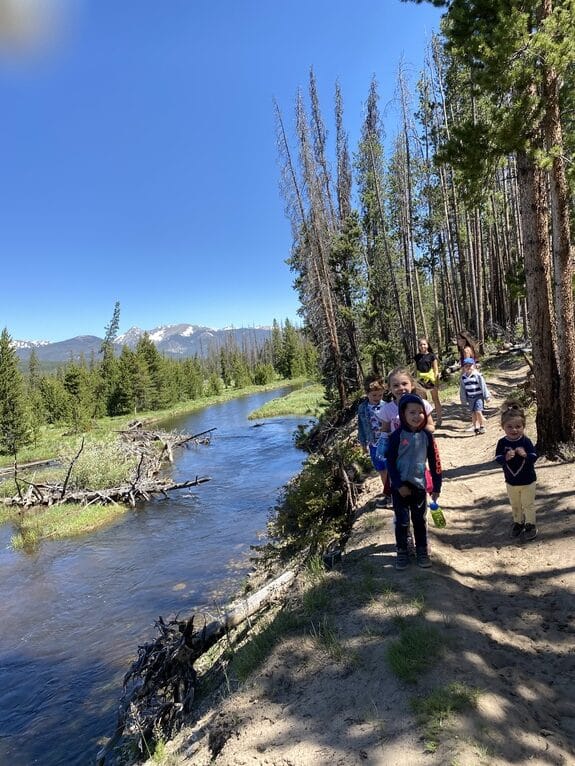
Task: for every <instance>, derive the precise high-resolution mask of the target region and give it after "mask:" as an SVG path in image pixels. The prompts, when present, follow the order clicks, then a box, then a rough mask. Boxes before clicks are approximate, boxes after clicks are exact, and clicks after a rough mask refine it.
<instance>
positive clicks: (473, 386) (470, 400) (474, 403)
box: [459, 357, 491, 436]
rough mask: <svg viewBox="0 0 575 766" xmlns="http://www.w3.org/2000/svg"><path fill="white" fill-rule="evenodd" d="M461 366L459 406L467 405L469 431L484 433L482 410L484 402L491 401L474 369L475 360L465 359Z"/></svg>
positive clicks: (485, 386)
mask: <svg viewBox="0 0 575 766" xmlns="http://www.w3.org/2000/svg"><path fill="white" fill-rule="evenodd" d="M461 365H462V372H461V380H460V382H459V397H460V399H461V404H467V406H468V407H469V410H470V411H471V429H470V430H473V431H475V435H476V436H477V435H478V434H484V433H485V418H484V416H483V409H484V407H485V402H486V401H488V400H489V399H491V394H490V393H489V391H488V389H487V384H486V383H485V379H484V377H483V375H482V374H481V373H480V372H479V370H477V369H476V367H475V359H472V358H471V357H466V358H465V359H464V360H463V362H462V363H461Z"/></svg>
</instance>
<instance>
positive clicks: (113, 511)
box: [11, 503, 128, 549]
mask: <svg viewBox="0 0 575 766" xmlns="http://www.w3.org/2000/svg"><path fill="white" fill-rule="evenodd" d="M127 510H128V509H127V507H126V506H123V505H117V504H115V503H114V504H110V505H101V504H97V503H93V504H92V505H78V504H76V503H68V504H66V505H56V506H51V507H50V508H42V509H41V510H35V511H30V512H28V514H27V515H25V516H24V517H21V518H20V519H19V521H18V525H17V526H18V531H17V532H16V533H15V534H14V535H13V536H12V539H11V544H12V547H13V548H14V549H22V548H24V549H26V548H30V547H33V546H35V545H37V544H38V543H39V542H40V541H41V540H48V539H50V540H58V539H62V538H65V537H77V536H79V535H83V534H86V533H88V532H93V531H94V530H96V529H100V528H101V527H104V526H107V525H108V524H111V523H112V522H114V521H115V520H116V519H118V518H119V517H120V516H122V515H123V514H124V513H126V512H127ZM12 518H14V517H12Z"/></svg>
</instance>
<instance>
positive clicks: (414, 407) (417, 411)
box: [403, 402, 425, 431]
mask: <svg viewBox="0 0 575 766" xmlns="http://www.w3.org/2000/svg"><path fill="white" fill-rule="evenodd" d="M403 417H404V418H405V422H406V423H407V425H408V426H409V427H410V428H413V430H414V431H417V430H418V428H420V426H421V424H422V423H423V421H424V420H425V412H424V411H423V407H422V406H421V404H417V402H409V404H406V405H405V410H404V412H403Z"/></svg>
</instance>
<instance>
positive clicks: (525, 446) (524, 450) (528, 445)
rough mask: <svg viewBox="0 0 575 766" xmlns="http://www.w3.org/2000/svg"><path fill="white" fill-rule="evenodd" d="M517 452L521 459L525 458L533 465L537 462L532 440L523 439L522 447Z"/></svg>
mask: <svg viewBox="0 0 575 766" xmlns="http://www.w3.org/2000/svg"><path fill="white" fill-rule="evenodd" d="M515 452H516V453H517V454H518V455H519V457H524V458H525V459H526V460H527V461H528V462H529V463H531V464H533V463H535V461H536V460H537V453H536V452H535V447H534V446H533V443H532V441H531V439H528V438H527V437H526V436H524V437H523V439H522V440H521V446H520V447H517V449H516V450H515Z"/></svg>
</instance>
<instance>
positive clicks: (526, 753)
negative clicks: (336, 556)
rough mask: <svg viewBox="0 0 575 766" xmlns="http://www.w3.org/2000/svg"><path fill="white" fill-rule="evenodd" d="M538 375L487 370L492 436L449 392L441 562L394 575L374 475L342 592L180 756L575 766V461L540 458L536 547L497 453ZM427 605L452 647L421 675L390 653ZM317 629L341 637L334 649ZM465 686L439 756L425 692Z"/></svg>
mask: <svg viewBox="0 0 575 766" xmlns="http://www.w3.org/2000/svg"><path fill="white" fill-rule="evenodd" d="M524 374H525V368H524V366H522V363H521V362H520V360H519V358H518V357H509V358H508V359H507V360H506V361H505V362H503V363H502V365H501V368H500V369H499V370H498V371H497V373H494V374H489V375H488V376H487V380H488V384H489V386H490V388H491V391H492V394H493V396H494V399H493V400H492V401H491V402H490V403H489V407H488V410H487V415H488V417H489V420H488V428H487V433H486V434H485V435H483V436H477V437H476V436H474V435H473V434H472V433H470V432H468V431H466V428H467V426H468V424H469V421H468V416H467V414H466V413H465V412H464V411H463V409H462V408H461V406H460V405H459V403H458V402H455V401H445V402H444V421H443V426H442V427H441V428H440V429H439V430H438V433H437V438H438V441H439V447H440V451H441V457H442V463H443V470H444V489H443V492H442V495H441V505H442V507H443V509H444V511H445V514H446V516H447V520H448V525H447V527H446V528H445V529H441V530H436V529H433V528H431V530H430V549H431V550H430V553H431V556H432V559H433V567H432V569H429V570H421V569H419V568H418V567H417V566H415V564H412V565H411V566H410V567H409V569H408V570H406V571H405V572H397V571H395V569H394V566H393V565H394V558H395V553H394V539H393V525H392V511H391V510H386V509H376V508H375V507H374V502H373V498H374V496H375V494H377V493H378V492H379V490H380V484H379V478H378V477H375V478H373V479H370V480H368V482H366V488H365V491H364V493H363V494H362V496H361V507H360V509H359V512H358V520H357V522H356V524H355V527H354V532H353V534H352V537H351V539H350V541H349V544H348V547H347V550H346V553H345V555H344V557H343V559H342V561H341V562H340V563H338V564H337V565H336V567H335V568H334V569H333V570H332V571H331V572H329V573H328V575H327V576H326V577H325V578H324V580H323V582H322V583H321V584H319V583H316V584H315V585H314V586H312V587H313V588H315V589H316V591H317V593H316V594H315V595H317V596H318V597H321V595H322V594H321V593H320V592H319V591H320V589H321V590H322V591H323V595H324V596H325V595H326V594H327V603H326V604H325V606H324V608H323V610H322V617H321V618H320V619H319V620H318V619H317V618H316V622H315V624H314V628H311V629H310V630H309V631H308V632H306V633H305V635H304V636H303V637H302V635H298V636H297V637H292V636H286V638H285V640H283V641H282V642H281V643H279V645H277V646H276V648H275V649H274V650H273V651H272V653H271V655H269V657H268V658H267V660H266V661H265V662H264V663H263V665H262V666H260V668H259V669H258V671H257V672H256V673H255V674H254V675H253V676H252V677H251V679H250V681H249V682H247V683H246V684H245V685H244V686H243V687H241V688H240V689H238V690H236V691H235V692H234V693H233V694H232V695H231V696H227V697H225V698H223V699H222V700H220V702H219V704H218V705H217V707H216V708H215V709H213V710H212V711H210V713H208V714H207V715H205V716H204V717H203V718H202V720H200V721H199V722H198V723H197V725H196V726H194V727H193V729H189V730H186V731H184V732H182V733H181V734H180V735H179V737H178V738H177V739H176V740H175V741H174V742H173V743H170V745H169V747H168V751H169V753H170V754H169V755H168V756H167V759H166V761H165V762H166V763H173V764H180V763H182V764H183V763H189V764H201V765H202V766H203V764H217V766H242V765H243V764H270V765H271V766H301V765H304V764H319V765H323V764H325V765H326V766H327V764H338V765H339V764H341V766H353V764H360V763H367V764H381V765H382V766H395V765H396V764H397V765H398V766H399V765H400V764H401V766H404V765H407V766H419V765H420V764H421V765H423V764H425V766H435V765H436V764H441V765H442V766H443V765H444V764H445V765H446V766H473V765H474V764H489V765H490V766H498V765H499V764H537V765H541V766H543V765H546V766H547V765H548V764H575V619H574V617H575V599H574V593H575V547H574V541H573V520H574V512H575V510H574V501H573V489H574V484H575V467H574V465H573V464H571V465H570V464H564V463H552V462H548V461H545V460H539V461H538V463H537V466H536V468H537V474H538V492H537V509H538V516H537V521H538V527H539V535H538V537H537V539H536V540H534V541H532V542H527V543H523V542H521V541H516V540H512V539H511V538H510V536H509V529H510V525H511V511H510V508H509V505H508V501H507V496H506V493H505V486H504V482H503V474H502V471H501V469H500V468H499V466H498V465H497V464H496V463H495V462H494V461H493V456H494V452H495V444H496V441H497V439H498V438H499V437H500V436H501V435H502V431H501V430H500V428H499V422H498V414H497V408H498V405H499V404H500V403H501V401H502V400H503V398H505V397H506V396H507V395H508V394H509V390H510V387H511V386H514V385H516V384H517V383H518V382H520V380H521V379H522V377H523V375H524ZM527 433H528V435H531V436H532V437H533V436H534V432H533V425H532V424H531V427H529V424H528V429H527ZM533 440H534V441H535V439H533ZM312 595H313V594H312ZM413 615H419V617H418V619H420V620H424V621H425V622H427V623H429V624H433V625H434V627H435V628H436V629H437V630H438V631H439V633H440V635H441V640H442V643H443V645H444V650H443V654H442V657H441V659H440V660H438V661H437V662H436V663H435V664H434V665H433V666H432V668H431V669H430V670H429V671H427V672H426V673H425V674H423V675H422V676H421V677H420V678H419V679H418V681H417V682H416V683H411V684H409V683H406V682H403V681H400V680H399V679H398V678H397V677H396V676H395V675H394V674H393V673H392V671H391V670H390V669H389V666H388V663H387V659H386V654H387V651H388V648H389V646H390V644H391V642H394V641H396V640H397V639H398V637H399V635H400V626H401V624H402V619H403V620H404V621H405V620H409V619H410V616H413ZM314 630H315V632H316V634H323V635H331V636H332V638H333V641H332V642H331V647H330V646H329V645H328V643H324V644H321V642H319V641H318V640H317V638H316V637H314V635H313V632H314ZM453 681H459V682H462V683H465V684H467V685H469V686H470V687H473V688H475V689H478V690H479V691H480V694H479V697H478V703H477V707H476V708H475V709H471V710H470V711H468V712H465V713H460V714H456V715H454V716H452V717H451V718H450V719H449V720H448V721H446V722H445V724H444V726H443V727H442V729H441V732H440V734H439V745H438V746H437V748H436V749H435V751H434V752H426V734H425V732H424V730H423V728H422V724H421V722H420V721H418V719H417V718H416V716H415V714H414V712H413V709H412V700H413V699H414V698H417V697H422V696H425V695H427V694H429V692H430V691H432V690H433V689H437V688H438V687H441V686H444V685H446V684H449V683H451V682H453ZM210 732H211V733H210Z"/></svg>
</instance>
